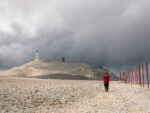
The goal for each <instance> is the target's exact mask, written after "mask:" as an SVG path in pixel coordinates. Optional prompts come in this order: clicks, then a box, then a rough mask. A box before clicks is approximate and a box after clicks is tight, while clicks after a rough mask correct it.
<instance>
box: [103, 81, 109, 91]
mask: <svg viewBox="0 0 150 113" xmlns="http://www.w3.org/2000/svg"><path fill="white" fill-rule="evenodd" d="M104 86H105V91H106V92H107V91H108V89H109V83H104Z"/></svg>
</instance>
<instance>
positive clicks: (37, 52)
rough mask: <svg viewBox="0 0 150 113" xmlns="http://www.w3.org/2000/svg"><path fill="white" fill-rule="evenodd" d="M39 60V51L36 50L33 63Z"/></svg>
mask: <svg viewBox="0 0 150 113" xmlns="http://www.w3.org/2000/svg"><path fill="white" fill-rule="evenodd" d="M39 59H40V58H39V50H38V49H37V50H36V53H35V61H38V60H39Z"/></svg>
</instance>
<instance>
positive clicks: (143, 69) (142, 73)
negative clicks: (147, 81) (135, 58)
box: [142, 64, 144, 87]
mask: <svg viewBox="0 0 150 113" xmlns="http://www.w3.org/2000/svg"><path fill="white" fill-rule="evenodd" d="M142 75H143V87H144V65H143V64H142Z"/></svg>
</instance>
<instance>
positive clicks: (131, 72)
mask: <svg viewBox="0 0 150 113" xmlns="http://www.w3.org/2000/svg"><path fill="white" fill-rule="evenodd" d="M131 84H133V72H132V71H131Z"/></svg>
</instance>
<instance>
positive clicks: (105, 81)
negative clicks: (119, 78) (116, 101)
mask: <svg viewBox="0 0 150 113" xmlns="http://www.w3.org/2000/svg"><path fill="white" fill-rule="evenodd" d="M103 79H104V86H105V91H106V92H107V91H108V89H109V74H108V72H106V73H105V74H104V78H103Z"/></svg>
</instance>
